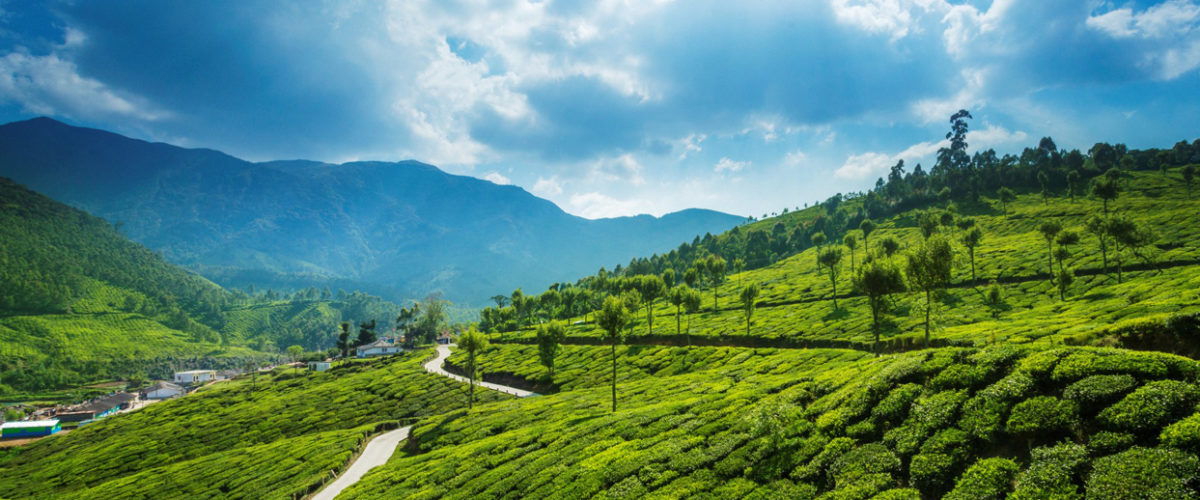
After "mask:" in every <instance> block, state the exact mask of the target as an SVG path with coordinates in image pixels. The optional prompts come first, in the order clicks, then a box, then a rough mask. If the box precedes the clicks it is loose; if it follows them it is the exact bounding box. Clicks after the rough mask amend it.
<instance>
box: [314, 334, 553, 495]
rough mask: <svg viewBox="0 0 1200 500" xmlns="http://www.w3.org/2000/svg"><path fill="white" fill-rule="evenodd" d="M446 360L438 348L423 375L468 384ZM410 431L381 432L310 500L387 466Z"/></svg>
mask: <svg viewBox="0 0 1200 500" xmlns="http://www.w3.org/2000/svg"><path fill="white" fill-rule="evenodd" d="M449 357H450V346H448V345H438V346H437V357H435V358H433V359H431V360H429V362H428V363H425V371H427V372H429V373H432V374H435V375H441V376H443V377H450V378H452V379H454V380H457V381H459V382H462V383H464V384H465V383H470V381H469V380H467V378H466V377H461V376H458V375H455V374H453V373H450V372H447V371H446V370H444V369H442V364H443V363H445V362H446V358H449ZM476 384H477V385H479V386H481V387H484V388H487V389H491V390H494V391H500V392H503V393H506V394H512V395H513V396H516V397H519V398H527V397H529V396H537V395H538V394H537V393H536V392H529V391H523V390H521V389H517V388H516V387H509V386H507V385H500V384H493V383H490V382H476ZM411 430H412V426H411V425H409V426H405V427H401V428H399V429H396V430H394V431H388V432H385V433H383V434H380V435H378V436H375V437H374V438H372V439H371V440H370V441H369V442H367V446H366V447H365V448H363V452H362V454H361V455H359V456H358V458H357V459H355V460H354V463H351V464H350V467H348V468H346V471H345V472H343V473H342V475H340V476H338V478H337V479H335V480H334V481H333V482H332V483H329V486H326V487H325V489H322V490H321V491H319V492H317V494H316V495H313V496H312V497H311V498H310V500H333V499H334V498H336V497H337V496H338V495H339V494H341V493H342V491H343V490H345V489H346V488H349V487H350V485H352V484H354V483H357V482H358V480H359V479H362V477H363V475H365V474H366V473H367V472H368V471H370V470H371V469H374V468H376V467H378V466H380V465H383V464H385V463H387V461H388V459H389V458H392V454H393V453H395V452H396V447H397V446H399V445H400V442H401V441H404V440H405V439H408V432H409V431H411Z"/></svg>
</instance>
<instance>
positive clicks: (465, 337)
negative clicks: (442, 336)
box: [458, 327, 488, 410]
mask: <svg viewBox="0 0 1200 500" xmlns="http://www.w3.org/2000/svg"><path fill="white" fill-rule="evenodd" d="M487 347H488V339H487V336H485V335H484V334H482V333H480V332H479V330H476V329H475V327H471V328H469V329H467V331H466V333H463V334H462V336H460V337H459V338H458V348H459V349H462V350H463V351H465V352H466V353H467V365H466V366H464V367H463V368H464V369H465V370H466V371H467V380H468V381H469V382H470V383H469V384H468V391H469V392H468V395H467V409H468V410H470V409H471V408H474V407H475V379H476V378H478V377H479V364H478V363H477V362H476V360H477V358H478V356H479V354H480V353H482V352H483V350H484V349H487Z"/></svg>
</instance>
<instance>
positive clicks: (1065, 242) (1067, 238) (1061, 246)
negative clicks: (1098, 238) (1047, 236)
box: [1054, 231, 1079, 273]
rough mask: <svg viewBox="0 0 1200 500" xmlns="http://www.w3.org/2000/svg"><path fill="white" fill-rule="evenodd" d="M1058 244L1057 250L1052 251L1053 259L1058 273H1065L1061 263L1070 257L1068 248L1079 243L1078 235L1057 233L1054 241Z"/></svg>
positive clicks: (1068, 232) (1071, 232)
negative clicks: (1055, 261)
mask: <svg viewBox="0 0 1200 500" xmlns="http://www.w3.org/2000/svg"><path fill="white" fill-rule="evenodd" d="M1054 242H1055V243H1057V244H1058V249H1056V250H1055V251H1054V259H1055V260H1057V261H1058V272H1059V273H1062V272H1064V271H1065V268H1064V267H1063V262H1064V261H1066V260H1067V259H1068V258H1070V257H1071V250H1070V247H1071V246H1072V245H1075V244H1077V243H1079V233H1076V232H1075V231H1063V232H1061V233H1058V237H1057V238H1055V239H1054Z"/></svg>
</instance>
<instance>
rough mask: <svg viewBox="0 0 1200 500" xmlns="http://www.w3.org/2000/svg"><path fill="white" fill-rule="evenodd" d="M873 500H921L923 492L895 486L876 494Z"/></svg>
mask: <svg viewBox="0 0 1200 500" xmlns="http://www.w3.org/2000/svg"><path fill="white" fill-rule="evenodd" d="M871 500H921V492H920V491H917V490H915V489H912V488H895V489H890V490H887V491H885V492H883V493H880V494H878V495H875V496H873V497H871Z"/></svg>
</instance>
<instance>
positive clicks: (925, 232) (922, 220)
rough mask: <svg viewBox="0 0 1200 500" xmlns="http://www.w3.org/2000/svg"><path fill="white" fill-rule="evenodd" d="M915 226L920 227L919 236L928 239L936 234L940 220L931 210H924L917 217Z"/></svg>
mask: <svg viewBox="0 0 1200 500" xmlns="http://www.w3.org/2000/svg"><path fill="white" fill-rule="evenodd" d="M917 225H918V226H920V227H921V236H923V237H925V239H929V237H930V236H933V234H934V233H936V232H937V230H938V226H941V225H942V220H941V217H939V216H938V214H936V213H934V212H933V211H932V210H926V211H924V212H921V214H920V215H918V216H917Z"/></svg>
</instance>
